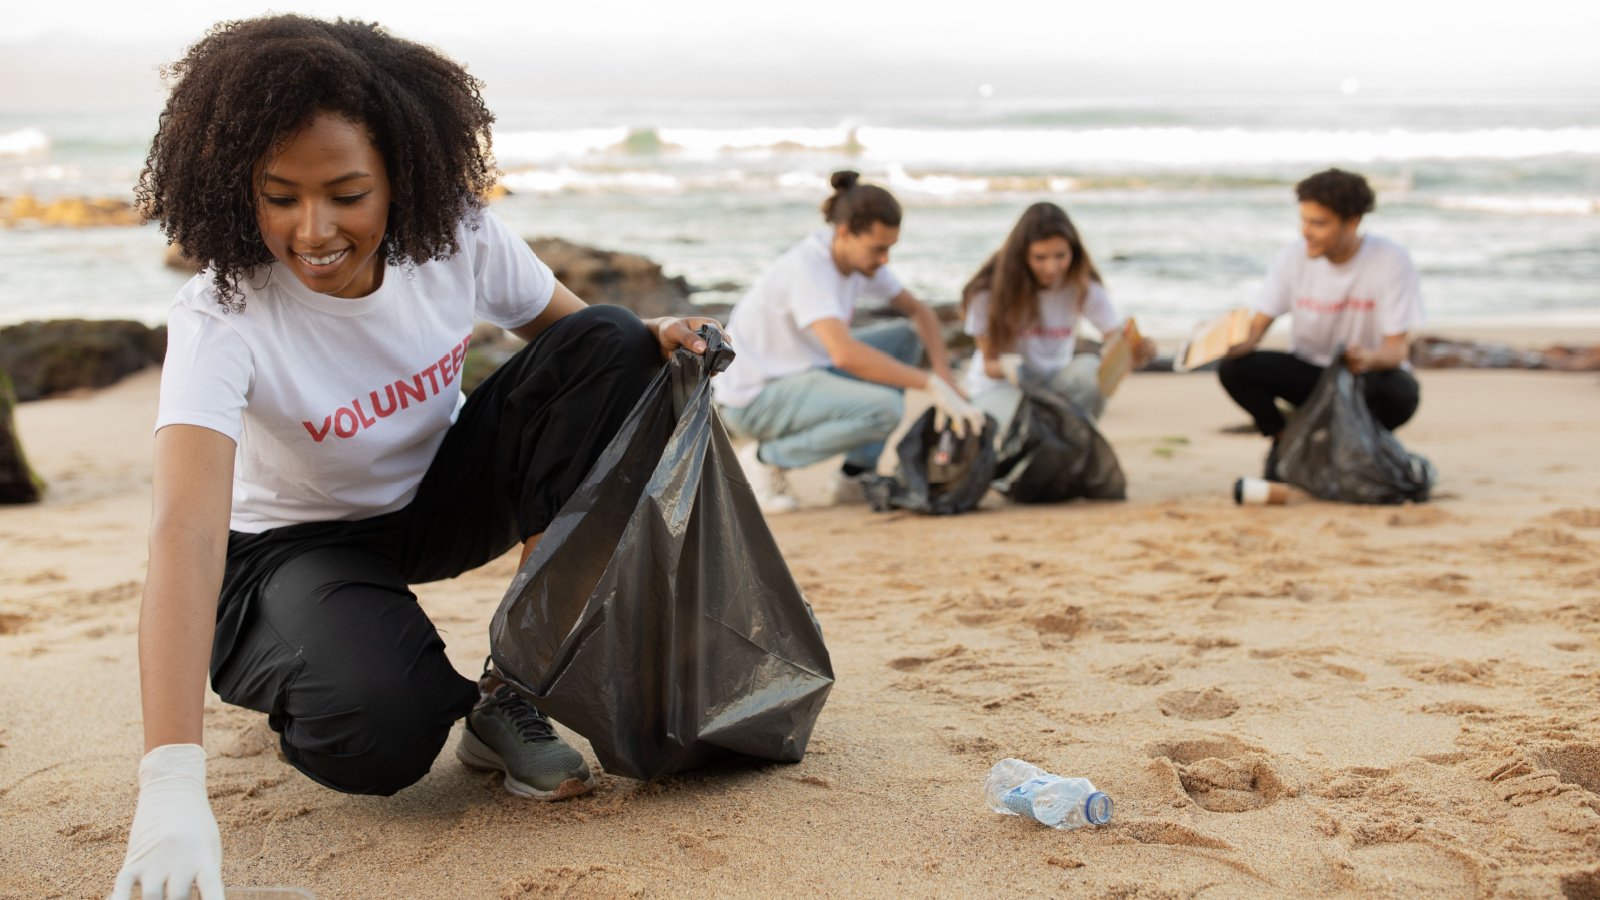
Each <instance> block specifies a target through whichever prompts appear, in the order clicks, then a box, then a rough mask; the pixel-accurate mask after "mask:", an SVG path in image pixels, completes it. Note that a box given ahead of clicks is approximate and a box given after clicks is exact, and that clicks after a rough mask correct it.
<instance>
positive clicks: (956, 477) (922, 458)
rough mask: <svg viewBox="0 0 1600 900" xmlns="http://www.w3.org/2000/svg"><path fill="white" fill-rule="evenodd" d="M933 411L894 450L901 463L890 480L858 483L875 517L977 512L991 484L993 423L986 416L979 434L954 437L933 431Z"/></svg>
mask: <svg viewBox="0 0 1600 900" xmlns="http://www.w3.org/2000/svg"><path fill="white" fill-rule="evenodd" d="M935 417H936V414H935V412H934V410H931V409H930V410H928V411H927V412H925V413H923V414H922V417H921V418H919V419H917V421H916V422H915V423H914V424H912V426H911V428H910V430H909V431H907V432H906V434H905V437H903V438H901V439H900V443H898V444H896V445H895V456H896V457H897V458H898V459H899V460H900V463H899V465H898V466H897V467H896V468H895V474H894V475H893V476H883V475H874V476H871V477H869V478H868V479H867V480H866V481H865V482H864V484H863V487H864V488H865V490H866V493H867V502H869V503H871V504H872V508H873V509H875V510H877V511H878V512H884V511H886V510H890V509H908V510H911V511H912V512H920V513H928V514H930V515H935V516H950V515H955V514H956V513H964V512H966V511H967V510H969V509H972V508H974V507H976V506H977V505H978V504H979V503H980V502H981V501H982V500H983V495H984V494H986V493H988V492H989V484H990V482H991V481H993V480H994V462H995V455H994V432H995V427H996V426H995V421H994V419H992V418H990V417H988V416H985V417H984V420H983V433H982V434H968V435H967V436H966V437H964V438H958V437H956V435H955V432H953V431H951V430H949V429H948V428H946V429H944V430H942V431H941V430H940V429H939V428H937V427H935V425H934V419H935Z"/></svg>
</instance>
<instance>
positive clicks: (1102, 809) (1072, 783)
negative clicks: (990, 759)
mask: <svg viewBox="0 0 1600 900" xmlns="http://www.w3.org/2000/svg"><path fill="white" fill-rule="evenodd" d="M983 795H984V799H986V800H987V801H988V803H989V808H990V809H992V810H994V811H995V812H997V813H999V814H1001V815H1002V816H1022V817H1023V818H1027V819H1033V820H1034V821H1035V822H1040V823H1043V824H1045V825H1049V826H1050V827H1051V828H1055V829H1058V830H1061V831H1069V830H1071V829H1074V828H1082V827H1084V826H1085V825H1104V824H1106V823H1107V822H1110V821H1111V807H1112V804H1111V798H1110V797H1108V796H1106V795H1105V793H1104V792H1103V791H1099V790H1096V789H1095V786H1094V784H1093V783H1092V782H1091V781H1089V779H1087V778H1062V777H1061V776H1060V775H1052V774H1050V773H1049V772H1046V771H1045V770H1043V769H1041V768H1039V767H1038V766H1035V765H1033V764H1032V763H1025V762H1023V761H1022V760H1020V759H1002V760H1000V761H999V762H997V763H995V764H994V768H992V769H990V770H989V777H987V778H985V779H984V782H983Z"/></svg>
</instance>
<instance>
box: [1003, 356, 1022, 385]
mask: <svg viewBox="0 0 1600 900" xmlns="http://www.w3.org/2000/svg"><path fill="white" fill-rule="evenodd" d="M1000 371H1001V372H1002V373H1004V374H1005V376H1006V380H1007V381H1009V382H1011V383H1012V384H1014V385H1017V386H1018V387H1021V386H1022V354H1021V353H1002V354H1000Z"/></svg>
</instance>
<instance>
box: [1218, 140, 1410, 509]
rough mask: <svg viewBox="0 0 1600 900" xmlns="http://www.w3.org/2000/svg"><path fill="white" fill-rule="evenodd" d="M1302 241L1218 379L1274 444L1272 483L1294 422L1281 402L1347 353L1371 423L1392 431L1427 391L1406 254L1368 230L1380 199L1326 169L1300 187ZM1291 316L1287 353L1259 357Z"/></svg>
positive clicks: (1272, 280)
mask: <svg viewBox="0 0 1600 900" xmlns="http://www.w3.org/2000/svg"><path fill="white" fill-rule="evenodd" d="M1295 195H1296V197H1298V198H1299V200H1300V235H1301V239H1300V240H1297V241H1295V242H1294V243H1292V244H1290V245H1289V246H1288V247H1286V248H1284V250H1283V252H1282V253H1281V254H1279V256H1278V259H1277V261H1276V262H1274V263H1273V264H1272V268H1271V269H1270V270H1268V272H1267V283H1266V286H1265V287H1264V288H1263V289H1262V291H1261V295H1260V298H1259V299H1258V300H1257V301H1256V305H1255V317H1254V318H1253V319H1252V320H1251V322H1250V334H1249V337H1248V338H1247V339H1246V340H1245V341H1243V342H1242V343H1239V344H1237V345H1235V346H1234V347H1233V348H1232V349H1230V350H1229V351H1228V355H1227V358H1226V359H1224V360H1223V362H1222V367H1221V368H1220V369H1219V370H1218V375H1219V376H1220V377H1221V379H1222V386H1223V388H1224V389H1225V390H1226V391H1227V392H1228V395H1229V396H1230V397H1232V398H1233V400H1234V402H1235V403H1238V404H1239V405H1240V406H1242V407H1244V410H1245V411H1246V412H1248V413H1249V414H1250V416H1251V417H1252V418H1253V419H1254V420H1255V425H1256V428H1257V429H1258V430H1260V432H1261V433H1262V434H1263V435H1265V436H1267V437H1269V438H1271V439H1272V447H1271V449H1270V450H1269V451H1268V453H1267V465H1266V473H1265V477H1266V478H1267V479H1269V480H1272V481H1276V480H1278V473H1277V459H1278V456H1277V450H1278V435H1279V434H1280V433H1282V431H1283V429H1284V426H1285V425H1286V424H1287V423H1286V421H1285V419H1284V417H1283V413H1282V412H1280V411H1279V410H1278V405H1277V401H1278V400H1279V399H1283V400H1286V401H1288V402H1289V403H1292V404H1296V405H1298V404H1301V403H1304V402H1305V400H1306V398H1307V397H1309V396H1310V395H1311V391H1312V388H1314V387H1315V386H1316V384H1317V379H1318V378H1319V377H1320V376H1321V375H1322V371H1323V369H1324V368H1326V367H1327V366H1328V365H1330V364H1332V363H1333V361H1334V359H1333V357H1334V354H1335V353H1337V352H1338V349H1339V347H1341V346H1343V347H1344V348H1345V351H1344V364H1345V365H1346V366H1347V367H1349V369H1350V371H1352V372H1356V373H1359V374H1362V375H1364V377H1363V379H1362V389H1363V392H1364V394H1365V396H1366V401H1367V406H1368V408H1370V409H1371V410H1372V414H1373V417H1374V418H1376V419H1377V420H1378V423H1379V424H1380V425H1382V426H1383V427H1384V428H1387V429H1390V430H1391V431H1392V430H1394V429H1396V428H1399V427H1400V426H1401V425H1404V424H1405V423H1406V422H1408V421H1410V419H1411V417H1412V415H1414V414H1415V413H1416V411H1417V404H1418V402H1419V400H1420V397H1421V388H1420V387H1419V385H1418V384H1417V379H1416V377H1415V376H1414V375H1412V374H1411V371H1410V369H1411V366H1410V363H1409V362H1408V361H1407V356H1408V353H1409V349H1410V344H1409V341H1410V336H1411V333H1412V332H1414V331H1415V330H1416V329H1418V328H1420V327H1422V325H1423V324H1424V323H1425V321H1426V320H1425V318H1424V316H1423V311H1422V291H1421V289H1420V287H1419V286H1418V279H1417V270H1416V267H1415V266H1413V265H1412V264H1411V256H1410V254H1408V253H1407V252H1406V250H1405V248H1404V247H1402V246H1400V245H1399V244H1397V243H1395V242H1394V241H1391V240H1389V239H1387V238H1383V237H1379V236H1378V235H1375V234H1371V233H1362V232H1361V231H1360V227H1361V219H1362V217H1363V216H1365V215H1366V214H1367V213H1370V212H1372V209H1373V206H1374V204H1375V198H1374V196H1373V193H1372V188H1371V187H1369V186H1368V185H1367V180H1366V179H1365V178H1363V177H1361V176H1360V175H1357V174H1355V173H1353V172H1345V171H1341V170H1339V169H1328V170H1327V171H1325V172H1318V173H1317V174H1315V175H1312V176H1310V177H1309V178H1307V179H1305V180H1304V181H1301V182H1300V183H1299V184H1297V185H1295ZM1285 313H1292V314H1293V316H1294V319H1293V330H1292V331H1291V332H1290V334H1289V352H1288V353H1279V352H1276V351H1272V350H1260V349H1257V345H1258V344H1259V343H1260V341H1261V338H1262V337H1263V336H1264V335H1265V334H1266V333H1267V329H1268V328H1270V327H1271V326H1272V323H1273V321H1274V320H1275V319H1277V318H1278V317H1279V316H1281V315H1284V314H1285Z"/></svg>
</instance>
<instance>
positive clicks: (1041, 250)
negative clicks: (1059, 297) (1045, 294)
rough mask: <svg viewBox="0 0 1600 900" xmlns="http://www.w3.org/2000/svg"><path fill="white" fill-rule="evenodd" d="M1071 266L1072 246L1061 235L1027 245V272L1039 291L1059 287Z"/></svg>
mask: <svg viewBox="0 0 1600 900" xmlns="http://www.w3.org/2000/svg"><path fill="white" fill-rule="evenodd" d="M1071 266H1072V245H1071V244H1069V243H1067V239H1066V238H1064V237H1062V236H1061V235H1053V236H1051V237H1047V238H1045V239H1044V240H1042V241H1034V242H1033V243H1031V244H1029V245H1028V272H1029V274H1031V275H1033V283H1034V284H1035V285H1038V287H1039V289H1040V290H1050V289H1052V288H1058V287H1060V286H1061V280H1062V279H1063V278H1065V277H1066V275H1067V269H1068V268H1070V267H1071Z"/></svg>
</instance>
